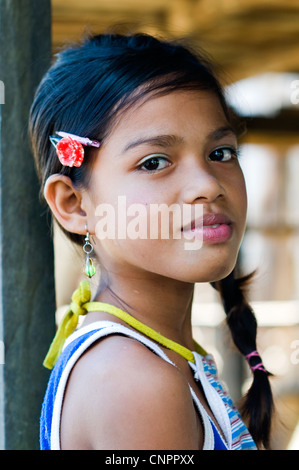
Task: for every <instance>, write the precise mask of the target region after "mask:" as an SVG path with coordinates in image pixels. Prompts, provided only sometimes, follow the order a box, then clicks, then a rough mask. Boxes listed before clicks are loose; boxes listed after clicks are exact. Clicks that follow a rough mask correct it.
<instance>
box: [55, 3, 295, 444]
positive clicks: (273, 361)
mask: <svg viewBox="0 0 299 470" xmlns="http://www.w3.org/2000/svg"><path fill="white" fill-rule="evenodd" d="M114 25H125V28H126V30H129V31H142V32H146V33H150V34H154V35H157V36H159V37H162V38H187V39H189V40H190V41H191V43H195V44H196V45H199V46H201V47H203V48H204V49H205V50H206V51H207V52H208V53H209V54H211V56H212V57H213V58H214V59H215V61H216V63H217V64H218V68H219V73H220V75H221V76H222V78H223V81H224V84H225V86H226V92H227V99H228V101H229V103H230V105H231V106H232V107H233V108H234V109H235V111H236V112H237V113H238V114H239V115H240V116H242V118H244V120H245V121H246V123H247V133H246V135H245V136H244V137H243V138H242V141H241V165H242V168H243V171H244V174H245V179H246V184H247V190H248V198H249V210H248V224H247V231H246V235H245V238H244V242H243V244H242V249H241V253H240V261H239V263H240V267H241V268H242V271H243V272H244V273H245V274H246V273H248V272H251V271H252V270H256V275H255V278H254V282H253V284H252V288H251V291H250V299H251V301H252V304H253V306H254V308H255V311H256V315H257V319H258V323H259V326H260V328H259V333H258V348H259V350H260V352H261V354H262V356H263V358H264V363H265V366H266V367H267V368H268V369H269V370H270V371H271V372H272V373H273V374H274V378H273V380H272V383H273V388H274V393H275V397H276V403H277V418H276V421H275V426H274V433H273V439H272V448H273V449H299V182H298V180H299V104H298V103H299V1H298V0H284V1H283V2H281V1H276V0H242V1H238V0H163V1H161V0H142V1H140V0H84V2H82V1H81V0H52V51H53V54H55V52H57V51H59V49H60V48H61V47H62V46H63V45H64V44H65V43H69V42H72V41H76V40H78V39H80V38H81V37H82V35H83V34H84V32H86V31H91V32H95V33H101V32H105V31H107V30H110V29H111V27H113V26H114ZM68 257H69V258H71V259H72V264H73V266H75V264H74V257H75V258H76V260H77V262H76V263H77V264H76V266H77V267H76V268H74V272H73V276H72V277H70V276H69V272H66V271H65V266H67V265H68V262H67V258H68ZM55 269H56V291H57V292H56V293H57V306H58V307H59V311H60V312H61V311H63V310H64V305H65V304H67V303H68V302H69V298H70V295H71V293H72V291H73V290H74V288H75V287H76V285H77V282H78V279H79V278H80V277H81V272H82V259H81V254H78V252H77V251H76V250H75V249H74V248H73V247H71V246H70V245H69V244H68V242H67V241H66V240H65V239H64V238H63V236H62V235H61V234H60V233H59V231H58V230H57V229H56V231H55ZM61 278H62V279H63V280H64V288H63V291H61V290H60V289H59V285H61V282H60V279H61ZM66 278H67V279H68V282H69V285H68V288H67V289H66V288H65V287H66V286H65V279H66ZM223 320H224V314H223V311H222V308H221V306H220V305H219V302H218V299H217V296H216V294H215V292H214V291H213V289H212V288H211V287H210V286H209V285H197V286H196V292H195V301H194V307H193V325H194V335H195V337H196V338H197V340H198V341H199V342H200V343H201V344H202V345H203V346H204V348H205V349H207V350H209V351H210V352H212V353H213V354H214V356H215V359H216V362H217V364H218V367H219V372H220V375H221V376H222V377H223V379H224V380H225V382H226V383H227V385H228V387H229V390H230V393H231V395H232V396H233V398H234V399H235V400H238V398H239V397H240V395H241V394H242V393H244V392H245V391H246V388H247V387H248V384H249V382H250V380H251V378H250V373H249V369H248V367H247V364H245V363H244V360H243V359H242V358H240V357H239V355H238V354H236V353H235V351H234V349H233V347H232V345H231V342H230V340H229V339H228V338H229V336H228V334H227V331H226V328H225V325H224V324H223Z"/></svg>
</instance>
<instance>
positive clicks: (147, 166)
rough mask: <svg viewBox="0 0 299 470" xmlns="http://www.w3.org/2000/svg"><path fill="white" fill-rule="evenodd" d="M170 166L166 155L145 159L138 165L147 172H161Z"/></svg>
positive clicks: (155, 155)
mask: <svg viewBox="0 0 299 470" xmlns="http://www.w3.org/2000/svg"><path fill="white" fill-rule="evenodd" d="M169 165H170V162H169V161H168V160H167V158H166V157H165V155H161V154H159V153H155V154H153V155H149V156H147V157H145V158H144V159H143V160H141V162H140V163H139V165H138V168H139V169H141V170H145V171H152V172H154V171H159V170H163V169H164V168H166V167H167V166H169Z"/></svg>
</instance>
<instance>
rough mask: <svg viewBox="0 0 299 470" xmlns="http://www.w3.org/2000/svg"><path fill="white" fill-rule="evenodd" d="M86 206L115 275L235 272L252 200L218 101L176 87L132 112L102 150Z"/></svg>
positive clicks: (188, 278) (187, 277)
mask: <svg viewBox="0 0 299 470" xmlns="http://www.w3.org/2000/svg"><path fill="white" fill-rule="evenodd" d="M83 202H84V205H85V207H84V209H85V210H86V212H87V217H88V219H87V220H88V229H89V231H90V232H91V233H95V235H96V237H95V241H96V245H95V251H96V253H97V255H98V257H99V260H100V263H101V264H102V265H103V266H104V267H105V269H107V270H108V271H110V272H114V273H117V275H121V276H124V277H127V276H132V277H134V278H135V279H136V276H137V278H140V276H141V277H142V278H144V277H148V276H150V277H151V278H156V277H157V276H163V277H167V278H171V279H176V280H180V281H184V282H192V283H193V282H211V281H215V280H218V279H221V278H223V277H225V276H226V275H227V274H229V273H230V272H231V271H232V269H233V268H234V265H235V263H236V257H237V253H238V250H239V246H240V243H241V239H242V236H243V233H244V228H245V219H246V208H247V199H246V190H245V183H244V178H243V174H242V171H241V169H240V166H239V162H238V158H237V141H236V136H235V134H234V133H233V131H232V129H231V127H230V125H229V123H228V122H227V119H226V117H225V114H224V112H223V110H222V107H221V105H220V103H219V101H218V98H217V97H216V95H214V94H212V93H211V92H206V91H176V92H171V93H169V94H167V95H165V96H160V97H152V98H150V99H147V100H146V101H145V102H143V103H140V102H139V103H138V104H136V105H134V107H132V108H131V109H129V110H128V111H126V112H125V114H123V115H122V116H121V118H120V119H119V121H118V122H117V123H116V125H115V126H114V129H113V130H112V132H111V134H110V136H109V137H108V138H107V140H106V141H105V142H104V143H103V145H102V146H101V148H100V150H99V155H98V158H97V159H96V161H95V163H94V166H93V169H92V174H91V179H90V183H89V186H88V189H87V190H86V192H84V194H83ZM157 209H159V210H160V216H158V212H159V211H157ZM174 214H175V215H174ZM161 217H162V218H161ZM108 232H109V233H108ZM99 238H101V240H99Z"/></svg>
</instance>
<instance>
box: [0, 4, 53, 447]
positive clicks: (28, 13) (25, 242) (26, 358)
mask: <svg viewBox="0 0 299 470" xmlns="http://www.w3.org/2000/svg"><path fill="white" fill-rule="evenodd" d="M50 26H51V10H50V0H30V2H28V1H27V0H0V42H1V44H5V45H6V46H5V47H3V48H1V54H0V76H1V80H2V81H3V83H4V85H5V104H2V105H1V110H0V123H1V128H0V162H1V165H0V178H1V194H0V235H1V252H2V257H1V264H0V325H1V326H0V330H1V333H2V337H1V341H3V343H2V344H4V348H5V364H2V365H0V377H1V378H0V407H1V413H0V414H2V416H1V418H2V429H1V430H0V441H1V442H0V446H1V448H5V449H8V450H19V449H25V450H27V449H38V447H39V415H40V410H41V403H42V399H43V395H44V393H45V389H46V384H47V380H48V371H46V369H44V368H43V366H42V361H43V358H44V356H45V354H46V352H47V349H48V346H49V344H50V342H51V339H52V338H53V335H54V333H55V323H54V320H55V319H54V312H55V295H54V279H53V272H54V269H53V248H52V241H51V238H50V234H49V228H48V225H47V221H46V219H45V216H44V215H43V214H44V208H42V207H41V206H40V203H39V199H38V193H39V187H38V186H39V185H38V183H37V177H36V174H35V169H34V164H33V158H32V155H31V152H30V148H29V142H28V138H27V126H28V114H29V108H30V105H31V102H32V98H33V93H34V89H35V87H36V86H37V84H38V82H39V81H40V79H41V76H42V74H43V73H44V72H45V71H46V68H47V67H48V66H49V64H50V53H51V38H50V31H51V29H50Z"/></svg>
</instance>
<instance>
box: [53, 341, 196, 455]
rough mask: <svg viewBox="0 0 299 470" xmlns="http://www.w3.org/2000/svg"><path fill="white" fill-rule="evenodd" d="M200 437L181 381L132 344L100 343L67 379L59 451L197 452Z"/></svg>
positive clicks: (157, 359)
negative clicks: (139, 450) (167, 450)
mask: <svg viewBox="0 0 299 470" xmlns="http://www.w3.org/2000/svg"><path fill="white" fill-rule="evenodd" d="M200 432H201V430H200V429H199V423H198V419H197V417H196V413H195V410H194V406H193V401H192V397H191V394H190V390H189V386H188V383H187V381H186V379H185V378H184V377H183V375H182V374H181V372H180V371H179V370H178V369H177V368H176V367H174V366H173V365H172V364H169V363H167V362H166V361H165V360H163V359H161V358H160V357H158V356H157V355H156V354H154V353H153V352H152V351H150V350H149V349H148V348H147V347H146V346H144V345H143V344H141V343H139V342H138V341H136V340H134V339H131V338H128V337H125V336H120V335H119V336H118V335H115V336H111V337H108V338H105V339H103V340H101V341H100V342H99V343H97V344H96V345H95V346H93V347H92V348H91V349H90V350H89V351H88V352H87V353H86V354H84V356H82V358H81V359H80V360H79V361H78V363H77V364H76V366H75V367H74V369H73V371H72V373H71V376H70V380H69V383H68V386H67V390H66V396H65V400H64V405H63V413H62V426H61V445H62V448H86V449H106V450H107V449H156V450H159V449H177V450H178V449H197V448H198V442H199V436H200Z"/></svg>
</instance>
